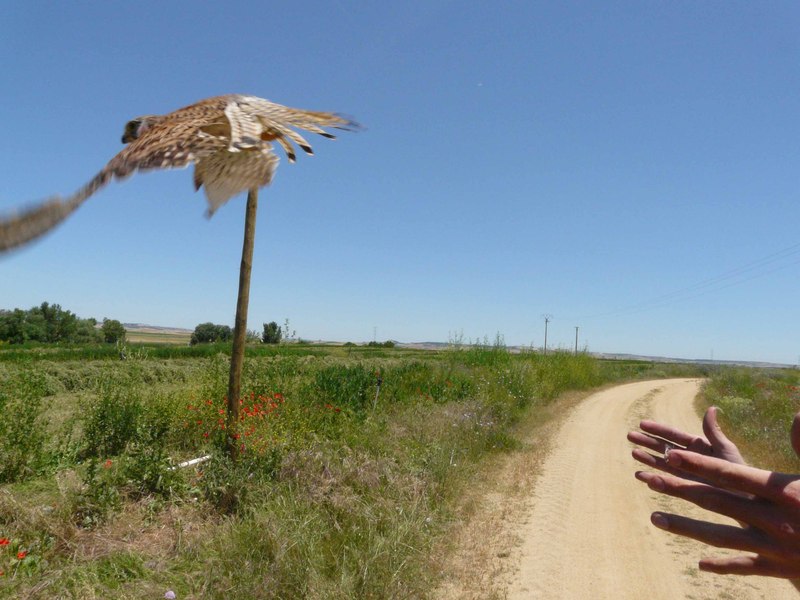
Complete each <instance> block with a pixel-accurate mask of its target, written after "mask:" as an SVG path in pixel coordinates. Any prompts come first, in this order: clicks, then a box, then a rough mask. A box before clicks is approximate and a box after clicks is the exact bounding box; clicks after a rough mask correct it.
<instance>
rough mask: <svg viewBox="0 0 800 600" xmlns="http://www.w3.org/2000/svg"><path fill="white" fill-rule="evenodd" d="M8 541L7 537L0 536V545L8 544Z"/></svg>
mask: <svg viewBox="0 0 800 600" xmlns="http://www.w3.org/2000/svg"><path fill="white" fill-rule="evenodd" d="M10 543H11V542H9V541H8V538H7V537H4V538H0V546H8V545H9V544H10Z"/></svg>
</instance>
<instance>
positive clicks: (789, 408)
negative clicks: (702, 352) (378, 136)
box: [700, 367, 800, 473]
mask: <svg viewBox="0 0 800 600" xmlns="http://www.w3.org/2000/svg"><path fill="white" fill-rule="evenodd" d="M700 402H701V404H702V408H703V410H705V408H707V407H709V406H712V405H713V406H718V407H719V408H720V409H721V410H720V425H721V426H722V428H723V430H724V431H725V432H726V433H727V434H728V436H729V437H730V438H731V439H732V440H733V441H734V442H735V443H736V444H737V445H739V447H740V449H741V450H742V453H743V454H744V456H745V457H746V458H747V460H748V462H749V463H750V464H752V465H753V466H757V467H760V468H763V469H770V470H778V471H784V472H789V473H800V459H798V458H797V456H796V455H795V453H794V451H793V450H792V446H791V444H790V442H789V431H790V428H791V426H792V419H793V418H794V415H795V413H797V412H798V411H800V370H798V369H751V368H744V367H738V368H725V369H719V370H716V369H715V370H713V371H712V372H711V374H710V379H709V381H708V382H707V384H706V385H705V386H704V390H703V393H702V395H701V397H700Z"/></svg>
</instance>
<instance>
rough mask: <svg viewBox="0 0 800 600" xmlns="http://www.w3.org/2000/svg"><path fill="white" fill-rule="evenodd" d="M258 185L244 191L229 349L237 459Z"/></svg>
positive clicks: (231, 433)
mask: <svg viewBox="0 0 800 600" xmlns="http://www.w3.org/2000/svg"><path fill="white" fill-rule="evenodd" d="M257 208H258V188H253V189H252V190H250V192H249V193H248V194H247V210H246V213H245V218H244V243H243V244H242V264H241V266H240V267H239V298H238V300H237V301H236V322H235V323H234V326H233V347H232V349H231V374H230V379H229V380H228V422H227V424H226V429H227V431H228V455H229V456H230V457H231V458H232V459H233V460H236V458H238V456H239V444H240V443H241V442H240V437H239V431H240V427H239V398H240V397H241V395H242V366H243V364H244V346H245V341H246V339H247V307H248V305H249V302H250V272H251V270H252V267H253V244H254V242H255V237H256V209H257Z"/></svg>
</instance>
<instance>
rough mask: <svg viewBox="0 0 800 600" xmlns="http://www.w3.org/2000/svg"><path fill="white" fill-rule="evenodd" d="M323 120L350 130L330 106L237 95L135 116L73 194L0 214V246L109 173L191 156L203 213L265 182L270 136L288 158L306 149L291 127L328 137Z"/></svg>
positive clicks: (58, 218) (57, 214)
mask: <svg viewBox="0 0 800 600" xmlns="http://www.w3.org/2000/svg"><path fill="white" fill-rule="evenodd" d="M324 127H329V128H335V129H343V130H348V131H352V130H354V129H356V128H357V127H358V126H357V124H356V123H354V122H353V121H350V120H348V119H346V118H344V117H342V116H339V115H337V114H335V113H328V112H314V111H309V110H300V109H296V108H289V107H287V106H281V105H280V104H275V103H273V102H270V101H269V100H264V99H263V98H257V97H255V96H244V95H239V94H229V95H227V96H216V97H214V98H207V99H206V100H201V101H200V102H197V103H195V104H192V105H191V106H186V107H184V108H181V109H178V110H176V111H175V112H171V113H169V114H166V115H147V116H143V117H138V118H136V119H133V120H132V121H129V122H128V123H127V124H126V125H125V131H124V133H123V135H122V142H123V143H124V144H128V145H127V146H126V147H125V148H124V149H123V150H122V151H121V152H120V153H119V154H117V155H116V156H115V157H114V158H112V159H111V160H110V161H109V163H108V164H107V165H106V166H105V167H104V168H103V170H102V171H100V172H99V173H98V174H97V175H95V176H94V178H93V179H92V180H91V181H90V182H89V183H87V184H86V185H85V186H84V187H83V188H81V189H80V190H78V192H76V193H75V194H74V195H72V196H70V197H68V198H60V197H54V198H50V199H48V200H46V201H44V202H42V203H41V204H39V205H37V206H34V207H32V208H29V209H27V210H24V211H22V212H20V213H18V214H14V215H11V216H7V217H0V253H2V252H5V251H8V250H11V249H13V248H16V247H18V246H21V245H23V244H25V243H27V242H29V241H31V240H33V239H36V238H37V237H39V236H41V235H43V234H45V233H47V232H48V231H50V230H51V229H53V228H54V227H55V226H56V225H58V224H59V223H61V222H62V221H63V220H64V219H66V218H67V217H68V216H69V215H70V214H72V212H73V211H75V210H76V209H77V208H78V207H79V206H80V205H81V204H83V202H85V201H86V199H87V198H89V197H90V196H91V195H92V194H94V193H95V192H96V191H97V190H99V189H100V188H102V187H103V186H105V185H106V184H107V183H109V182H110V181H111V180H112V179H124V178H125V177H128V176H129V175H131V174H133V173H134V172H135V171H147V170H150V169H172V168H177V167H186V166H188V165H189V164H192V163H193V164H194V185H195V189H196V190H199V189H200V188H201V187H204V188H205V193H206V198H207V199H208V212H207V213H206V214H207V215H208V216H211V215H213V214H214V212H215V211H216V210H217V209H218V208H219V207H220V206H222V205H223V204H225V202H227V201H228V200H229V199H230V198H231V197H233V196H235V195H236V194H238V193H240V192H244V191H249V190H251V189H257V188H260V187H264V186H266V185H269V183H270V181H272V176H273V175H274V173H275V169H276V167H277V166H278V157H277V156H276V155H275V153H274V152H273V142H275V143H278V144H280V145H281V147H282V148H283V149H284V151H285V152H286V156H287V158H288V159H289V162H294V161H295V154H294V149H293V146H292V142H294V143H295V144H297V145H298V146H300V148H302V149H303V150H304V151H305V152H306V153H307V154H313V151H312V150H311V146H310V145H309V144H308V142H307V141H306V140H305V139H304V138H303V137H302V136H301V135H300V134H299V133H297V131H295V130H294V129H293V128H297V129H303V130H306V131H311V132H313V133H318V134H319V135H322V136H324V137H327V138H330V139H333V138H335V136H334V135H333V134H331V133H329V132H327V131H326V130H325V129H323V128H324Z"/></svg>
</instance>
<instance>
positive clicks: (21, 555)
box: [17, 550, 28, 560]
mask: <svg viewBox="0 0 800 600" xmlns="http://www.w3.org/2000/svg"><path fill="white" fill-rule="evenodd" d="M26 556H28V551H27V550H20V551H19V552H17V560H22V559H23V558H25V557H26Z"/></svg>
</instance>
